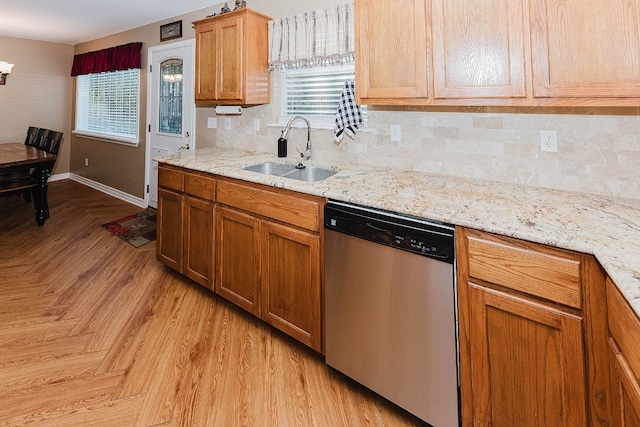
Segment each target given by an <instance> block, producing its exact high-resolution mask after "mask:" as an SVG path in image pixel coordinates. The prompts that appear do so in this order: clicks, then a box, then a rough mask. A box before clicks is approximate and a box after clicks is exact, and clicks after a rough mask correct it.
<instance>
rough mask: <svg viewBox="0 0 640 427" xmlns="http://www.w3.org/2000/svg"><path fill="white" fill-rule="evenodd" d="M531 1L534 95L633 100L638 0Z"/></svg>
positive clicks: (639, 56) (639, 77) (638, 64)
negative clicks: (631, 98)
mask: <svg viewBox="0 0 640 427" xmlns="http://www.w3.org/2000/svg"><path fill="white" fill-rule="evenodd" d="M530 3H531V45H532V50H533V77H534V79H533V92H534V93H533V95H534V97H559V98H562V97H573V98H602V97H617V98H625V97H627V98H628V97H635V98H636V100H635V102H632V103H631V104H633V105H637V98H639V97H640V0H530ZM616 104H617V105H623V104H624V102H621V101H618V102H616Z"/></svg>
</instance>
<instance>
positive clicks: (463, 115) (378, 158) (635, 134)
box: [212, 104, 640, 199]
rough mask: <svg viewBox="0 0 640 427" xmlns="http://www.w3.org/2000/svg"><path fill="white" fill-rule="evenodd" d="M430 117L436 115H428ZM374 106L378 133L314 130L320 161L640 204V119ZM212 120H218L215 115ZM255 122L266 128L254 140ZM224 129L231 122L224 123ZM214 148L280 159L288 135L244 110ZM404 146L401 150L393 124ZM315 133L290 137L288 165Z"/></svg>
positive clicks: (602, 112) (608, 112) (267, 110)
mask: <svg viewBox="0 0 640 427" xmlns="http://www.w3.org/2000/svg"><path fill="white" fill-rule="evenodd" d="M428 108H430V110H428ZM428 108H423V109H418V108H412V107H407V108H403V107H388V108H387V107H369V112H368V116H369V121H368V123H369V129H368V130H366V131H362V132H358V134H357V135H356V137H355V139H354V140H352V139H350V138H349V137H347V136H345V137H344V139H343V140H342V142H341V143H340V144H337V143H334V142H333V133H332V131H330V130H313V131H312V135H311V140H312V161H314V162H317V163H321V164H332V163H336V162H341V163H344V162H346V163H354V164H362V165H371V166H378V167H388V168H393V169H399V170H413V171H425V172H430V173H436V174H442V175H453V176H460V177H467V178H477V179H486V180H493V181H500V182H506V183H515V184H526V185H531V186H536V187H545V188H554V189H560V190H570V191H577V192H583V193H590V194H597V195H604V196H616V197H626V198H632V199H640V176H639V172H640V115H639V113H638V109H636V108H625V109H606V108H599V109H588V108H584V109H575V108H573V109H566V108H565V109H562V108H554V109H550V108H548V109H526V108H522V109H520V110H517V109H513V108H511V109H499V108H467V109H457V110H456V109H453V108H440V109H435V108H432V107H428ZM212 114H213V112H212ZM254 119H260V122H261V124H262V125H261V128H260V130H259V131H255V130H254V127H253V124H254ZM219 121H222V120H219ZM232 121H233V126H232V129H231V130H225V129H224V127H223V126H220V127H218V129H217V132H215V136H214V138H215V142H214V144H215V145H219V146H227V147H235V148H243V149H250V150H254V151H262V152H271V153H273V154H274V156H275V154H276V152H277V139H278V137H279V135H280V131H281V129H282V128H281V127H273V126H269V127H267V126H266V125H267V124H269V123H277V113H276V111H275V108H274V107H273V104H270V105H265V106H258V107H251V108H245V109H244V112H243V114H242V116H234V117H233V118H232ZM392 124H395V125H400V126H401V131H402V140H401V141H400V142H392V141H391V137H390V125H392ZM542 129H548V130H555V131H557V137H558V152H557V153H546V152H541V151H540V135H539V132H540V130H542ZM305 137H306V131H304V130H302V129H293V130H292V131H291V132H290V134H289V150H288V152H289V157H290V158H292V159H293V158H294V157H295V155H296V149H295V146H296V145H297V146H299V147H303V145H304V143H305Z"/></svg>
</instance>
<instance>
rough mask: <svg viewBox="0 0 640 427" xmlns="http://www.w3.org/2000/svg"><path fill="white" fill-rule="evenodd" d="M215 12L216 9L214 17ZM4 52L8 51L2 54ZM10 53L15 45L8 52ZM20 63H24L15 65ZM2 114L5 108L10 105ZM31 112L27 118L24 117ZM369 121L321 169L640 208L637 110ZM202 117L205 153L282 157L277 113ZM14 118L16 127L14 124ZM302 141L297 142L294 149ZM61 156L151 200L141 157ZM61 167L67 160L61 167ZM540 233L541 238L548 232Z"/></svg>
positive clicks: (105, 148) (397, 110)
mask: <svg viewBox="0 0 640 427" xmlns="http://www.w3.org/2000/svg"><path fill="white" fill-rule="evenodd" d="M250 6H251V7H255V8H256V9H258V10H260V11H261V12H263V13H265V14H268V15H270V16H274V17H277V16H288V15H290V14H293V13H302V12H304V11H307V10H311V9H315V8H319V7H326V6H327V5H326V4H322V5H320V4H312V2H305V4H304V5H296V7H297V8H298V9H296V8H295V7H293V6H292V7H291V8H289V9H286V11H280V10H269V7H267V6H265V7H264V8H262V7H260V6H259V5H258V4H255V5H253V4H252V5H250ZM273 7H275V6H273ZM211 10H215V8H214V7H212V8H211ZM209 13H211V12H210V11H209V10H207V11H206V14H209ZM202 15H203V13H202V12H200V13H194V16H190V15H186V16H184V17H181V18H182V19H183V22H191V21H193V20H196V19H200V18H202ZM157 27H158V25H157V24H156V25H153V26H152V28H149V29H148V31H149V33H151V32H152V33H153V39H152V40H153V43H157ZM189 30H190V29H189V28H188V26H187V25H185V27H184V31H185V37H188V35H187V34H189V33H188V31H189ZM132 31H133V34H127V33H122V34H119V35H114V36H111V37H108V38H107V39H106V40H99V41H96V42H90V43H86V44H81V45H76V46H75V48H72V47H66V46H59V45H55V44H54V46H50V45H49V44H45V46H46V47H55V48H60V49H61V50H64V52H63V53H62V56H64V57H66V59H67V61H70V59H69V58H70V57H72V55H73V54H74V53H81V52H84V51H88V50H94V49H99V48H103V47H107V46H111V45H117V44H121V43H125V42H130V41H132V40H138V39H139V33H136V32H135V30H132ZM149 37H151V36H149ZM146 40H147V39H142V41H146ZM21 43H22V44H23V45H24V44H27V45H30V44H33V43H29V42H26V41H24V40H18V41H16V43H15V44H17V45H18V46H19V45H20V44H21ZM149 43H151V39H150V41H149ZM4 45H5V44H4V43H3V44H2V46H3V49H4ZM11 45H12V43H9V44H8V46H11ZM27 47H28V46H27ZM69 49H71V51H69ZM73 49H75V51H73ZM21 50H22V51H26V49H21ZM43 50H47V51H50V50H51V49H45V48H43ZM3 53H4V51H3ZM14 61H15V62H19V61H18V59H15V60H14ZM69 63H70V62H67V68H66V69H64V70H62V68H64V67H60V68H61V70H60V71H59V72H58V74H57V75H58V76H59V78H58V79H57V80H56V84H58V85H59V84H62V85H68V84H70V78H69V77H67V74H68V64H69ZM48 66H51V64H48ZM51 75H54V76H55V75H56V72H53V73H51V72H49V73H45V76H48V77H50V76H51ZM14 77H15V79H14V80H10V82H9V85H8V86H6V87H5V88H6V89H11V90H13V86H12V83H14V82H15V83H16V84H17V83H18V82H19V81H18V77H19V74H18V73H15V75H12V76H10V77H9V79H13V78H14ZM46 87H47V88H48V89H50V90H51V89H52V88H53V87H51V88H50V87H49V85H47V86H46ZM64 87H65V86H63V89H62V90H61V93H63V94H64V98H65V99H64V100H63V101H61V102H63V103H64V104H63V105H65V106H68V108H63V109H62V110H63V113H62V114H63V116H61V117H59V118H53V117H51V118H48V120H59V121H60V122H59V123H60V125H61V126H64V127H65V130H66V134H67V135H70V134H71V127H70V126H71V119H70V117H71V115H72V110H71V107H70V102H71V100H70V98H71V93H72V92H71V91H68V90H66V89H64ZM142 87H143V88H144V87H145V85H144V84H143V85H142ZM5 88H3V89H5ZM143 97H144V96H143ZM16 98H17V97H16ZM13 100H14V101H15V102H12V103H11V104H12V108H14V109H13V110H12V111H13V113H11V112H7V113H5V114H3V115H2V117H3V118H2V119H0V120H7V124H6V126H5V124H4V123H3V129H13V128H14V127H15V128H16V130H15V135H14V136H13V137H12V140H15V139H18V137H19V136H20V135H21V134H22V132H23V129H24V128H25V125H24V123H21V124H20V125H17V124H15V122H17V120H15V116H16V114H15V111H16V110H15V108H18V107H20V105H21V103H20V100H18V99H15V98H13ZM4 108H7V106H6V104H5V107H4ZM28 110H29V109H28V108H24V111H28ZM18 111H20V110H18ZM368 114H369V123H370V127H371V131H369V132H362V133H358V136H357V138H356V140H354V141H350V140H348V139H345V140H344V141H343V142H342V143H341V144H339V145H338V144H334V143H333V142H332V135H331V131H313V135H312V139H313V141H314V147H313V150H314V154H313V155H314V160H315V161H317V162H319V163H326V164H332V163H334V162H337V160H340V161H341V162H349V163H354V164H361V165H366V166H372V167H389V168H392V169H394V170H396V171H404V170H406V171H411V170H416V171H425V172H430V173H436V174H443V175H447V176H454V177H455V176H462V177H468V178H478V179H489V180H492V181H498V182H502V183H506V184H512V183H514V184H526V185H529V186H532V187H543V188H555V189H560V190H569V191H575V192H578V193H582V192H586V193H590V194H596V195H599V196H604V197H609V196H614V197H625V198H629V199H632V200H637V199H638V183H637V180H636V179H635V177H636V173H635V171H636V170H637V166H638V154H637V153H638V151H637V145H638V134H640V132H638V128H639V126H640V125H639V120H638V111H637V107H569V108H567V107H545V108H532V107H524V108H518V109H515V108H514V109H509V108H506V107H464V108H463V109H462V110H461V109H460V108H459V107H458V108H456V107H447V106H442V107H432V108H430V109H424V108H422V109H421V108H420V107H416V106H414V107H401V106H398V107H389V108H387V107H371V108H370V110H369V112H368ZM143 115H144V114H143ZM196 116H197V117H196V127H197V128H196V137H197V138H198V140H197V145H198V147H199V148H200V147H206V146H209V145H218V146H225V147H237V148H252V149H257V150H258V151H261V152H265V153H275V152H276V141H277V138H278V136H279V132H280V130H281V128H277V127H276V128H267V127H266V126H265V125H263V126H262V127H261V130H258V131H254V130H253V123H254V119H256V118H257V119H260V120H261V122H262V123H271V122H276V121H277V120H276V119H275V118H274V117H275V116H277V113H276V112H274V107H273V106H272V105H266V106H261V107H251V108H246V109H245V110H244V113H243V114H242V116H238V117H232V118H231V122H232V129H231V130H225V129H223V128H222V127H219V128H218V129H217V130H211V129H208V128H207V127H206V122H207V118H208V117H212V116H213V117H215V113H214V112H213V111H212V109H209V108H198V110H197V111H196ZM9 117H13V118H14V119H12V120H10V121H9V120H8V118H9ZM47 117H49V116H47ZM391 125H400V126H401V128H402V138H401V141H398V142H391V141H389V139H390V137H389V136H390V128H391ZM51 127H54V126H51ZM541 129H553V130H556V131H557V134H558V145H559V150H558V152H557V153H553V154H551V153H541V152H540V151H539V135H538V133H539V131H540V130H541ZM302 134H303V132H302V131H299V133H298V132H296V131H295V130H294V131H293V132H292V133H291V136H290V140H291V141H290V144H292V146H293V145H295V144H302V142H301V141H302V136H303V135H302ZM296 137H298V138H300V140H298V141H296V140H295V138H296ZM6 138H8V137H6ZM7 141H8V140H7ZM247 141H252V142H251V144H255V146H248V145H247V144H248V142H247ZM62 150H63V152H65V151H64V150H67V151H66V152H67V153H68V154H67V157H66V158H67V159H68V160H67V161H68V164H69V167H68V172H69V173H70V174H75V175H79V176H85V177H86V178H88V179H90V180H92V181H95V182H99V183H101V184H103V185H104V186H106V187H108V188H114V189H116V190H119V191H122V192H123V193H126V194H130V195H132V196H133V197H134V198H138V199H140V198H143V197H144V195H143V187H144V185H143V183H144V175H143V173H142V169H144V167H143V160H142V158H143V154H141V153H140V151H144V150H140V149H136V150H132V149H131V148H129V147H112V146H111V144H100V143H96V142H93V141H87V140H83V139H82V138H74V139H72V141H71V144H63V149H62ZM134 152H135V153H134ZM85 158H89V166H85V160H84V159H85ZM64 159H65V156H64V154H63V155H62V156H61V160H64ZM129 162H131V164H129ZM64 164H65V163H64V161H63V162H60V163H59V164H58V168H59V170H60V173H62V174H64V173H66V170H65V169H64ZM54 172H55V171H54ZM391 175H397V176H398V178H397V179H399V180H402V179H403V174H401V173H398V174H390V175H389V176H391ZM407 191H408V190H407ZM526 196H527V195H526V194H525V197H526ZM407 204H409V203H407ZM408 207H410V206H408ZM408 207H407V208H408ZM540 226H541V228H544V227H543V226H544V223H543V222H542V223H541V224H540ZM586 250H587V248H585V251H586Z"/></svg>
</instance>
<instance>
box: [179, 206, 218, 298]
mask: <svg viewBox="0 0 640 427" xmlns="http://www.w3.org/2000/svg"><path fill="white" fill-rule="evenodd" d="M183 215H184V217H183V222H184V231H183V233H184V235H183V243H184V246H183V251H184V253H183V259H182V273H183V274H184V275H185V276H187V277H188V278H190V279H192V280H193V281H195V282H197V283H199V284H201V285H203V286H206V287H207V288H209V289H211V290H213V274H212V273H213V250H214V249H213V247H214V245H213V243H214V242H213V238H214V232H215V222H214V208H213V203H211V202H209V201H206V200H201V199H196V198H193V197H187V196H184V213H183Z"/></svg>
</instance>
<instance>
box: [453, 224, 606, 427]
mask: <svg viewBox="0 0 640 427" xmlns="http://www.w3.org/2000/svg"><path fill="white" fill-rule="evenodd" d="M456 233H457V235H456V239H457V240H456V245H457V255H458V259H457V266H458V315H459V339H460V387H461V408H462V425H463V426H465V427H466V426H494V427H495V426H505V427H507V426H508V427H511V426H518V427H526V426H603V427H604V426H610V424H609V423H610V417H611V399H610V398H609V395H610V377H609V368H610V363H609V357H608V349H607V347H608V344H607V314H606V310H604V309H603V301H604V300H605V298H606V291H605V286H604V283H605V275H604V272H603V271H602V269H601V268H600V267H599V265H598V264H597V262H596V261H595V259H594V258H593V257H591V256H588V255H583V254H578V253H574V252H571V251H565V250H560V249H556V248H551V247H548V246H544V245H539V244H535V243H531V242H525V241H521V240H518V239H512V238H508V237H503V236H496V235H493V234H490V233H484V232H480V231H476V230H470V229H466V228H461V227H459V228H458V229H457V230H456Z"/></svg>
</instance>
